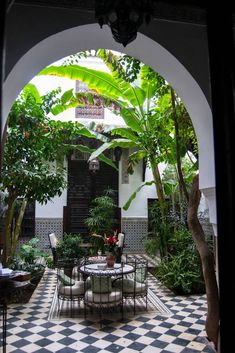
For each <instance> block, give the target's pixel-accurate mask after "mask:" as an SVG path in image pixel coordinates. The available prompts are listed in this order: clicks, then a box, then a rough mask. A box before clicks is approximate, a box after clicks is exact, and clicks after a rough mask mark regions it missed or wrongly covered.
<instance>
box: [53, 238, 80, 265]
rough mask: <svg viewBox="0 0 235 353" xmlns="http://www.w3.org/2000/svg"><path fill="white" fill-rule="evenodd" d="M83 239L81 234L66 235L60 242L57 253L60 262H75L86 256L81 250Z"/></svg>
mask: <svg viewBox="0 0 235 353" xmlns="http://www.w3.org/2000/svg"><path fill="white" fill-rule="evenodd" d="M81 243H82V238H81V236H80V235H79V234H66V233H65V234H64V236H63V239H62V240H59V241H58V245H57V247H56V252H57V256H58V259H59V260H66V261H67V260H68V261H69V260H71V261H72V260H74V259H80V258H81V257H82V256H84V249H83V248H81V246H80V245H81Z"/></svg>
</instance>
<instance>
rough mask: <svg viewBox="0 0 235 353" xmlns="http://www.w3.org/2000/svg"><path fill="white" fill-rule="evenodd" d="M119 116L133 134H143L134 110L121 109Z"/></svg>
mask: <svg viewBox="0 0 235 353" xmlns="http://www.w3.org/2000/svg"><path fill="white" fill-rule="evenodd" d="M120 114H121V116H122V118H123V120H124V121H125V123H126V125H127V126H128V127H129V128H131V129H132V130H134V131H135V132H143V126H142V124H141V122H140V121H139V119H138V117H137V116H136V109H133V108H129V109H128V108H124V107H123V108H122V109H121V111H120Z"/></svg>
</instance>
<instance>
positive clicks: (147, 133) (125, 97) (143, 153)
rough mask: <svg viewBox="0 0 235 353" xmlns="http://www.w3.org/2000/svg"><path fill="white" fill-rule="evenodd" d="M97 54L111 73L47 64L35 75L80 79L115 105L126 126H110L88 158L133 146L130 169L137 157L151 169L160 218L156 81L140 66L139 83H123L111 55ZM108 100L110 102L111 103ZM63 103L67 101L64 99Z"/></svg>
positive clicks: (162, 203) (159, 120) (159, 118)
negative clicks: (109, 150) (100, 143)
mask: <svg viewBox="0 0 235 353" xmlns="http://www.w3.org/2000/svg"><path fill="white" fill-rule="evenodd" d="M98 55H99V56H100V57H101V58H102V59H103V61H104V62H105V63H106V64H107V66H108V67H109V69H110V70H111V73H107V72H102V71H98V70H94V69H90V68H86V67H83V66H79V65H68V66H50V67H47V68H45V69H43V70H42V71H41V72H40V73H39V75H56V76H60V77H67V78H69V79H72V80H80V81H82V82H84V83H86V84H87V85H88V88H89V89H90V90H91V92H93V97H94V96H95V95H97V94H98V95H99V97H101V98H102V99H103V102H104V104H105V105H106V106H107V107H108V108H110V106H111V107H112V106H118V107H119V114H120V115H121V117H122V118H123V120H124V121H125V124H126V127H122V128H115V129H113V130H112V132H111V134H112V135H113V136H115V138H113V139H112V140H111V139H110V141H107V142H104V143H103V144H102V145H101V146H100V147H99V148H98V149H97V150H96V151H95V152H93V153H92V154H91V156H90V159H93V158H96V157H99V156H100V154H101V153H103V152H104V151H105V150H106V149H110V148H115V147H122V148H131V149H134V152H133V153H132V154H131V155H130V157H129V166H130V171H132V169H133V166H134V165H135V164H136V163H138V162H139V161H140V160H143V159H144V160H145V161H147V163H148V164H149V166H150V167H151V169H152V172H153V178H154V183H155V185H156V192H157V196H158V199H159V203H160V207H161V212H162V217H163V219H165V196H164V190H163V186H162V181H161V176H160V172H159V163H160V162H162V151H161V143H162V142H161V141H162V138H161V137H160V134H159V133H158V126H159V124H160V125H161V131H160V130H159V132H161V135H162V136H163V134H162V131H163V130H164V127H163V124H162V122H163V119H164V116H161V112H160V111H159V109H158V108H157V107H156V97H155V96H156V80H146V74H147V73H149V71H150V69H149V68H148V67H147V66H146V65H143V66H142V68H141V72H140V82H139V85H137V84H131V83H129V82H126V81H125V80H123V78H120V76H119V75H118V72H117V70H115V68H114V65H113V63H115V61H116V57H115V55H114V54H112V53H111V52H106V51H105V50H100V51H99V52H98ZM91 92H89V99H90V100H91V98H92V93H91ZM79 94H80V95H79V96H77V97H76V95H74V96H73V97H72V96H71V97H70V100H72V101H73V102H74V101H75V100H76V98H77V101H78V102H80V100H81V97H82V93H79ZM84 95H85V92H84ZM110 102H112V105H111V104H110ZM159 102H160V103H161V105H163V104H165V105H166V104H168V105H169V103H170V102H169V100H168V101H167V99H165V100H163V99H162V100H159ZM67 104H69V103H68V101H67ZM167 108H168V107H166V109H167ZM111 109H112V108H111ZM165 132H166V136H165V139H166V138H169V139H171V137H170V136H167V134H168V132H167V131H165ZM160 140H161V141H160Z"/></svg>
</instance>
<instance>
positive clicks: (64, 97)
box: [61, 88, 73, 104]
mask: <svg viewBox="0 0 235 353" xmlns="http://www.w3.org/2000/svg"><path fill="white" fill-rule="evenodd" d="M71 98H73V88H71V89H69V90H68V91H66V92H64V93H63V95H62V96H61V103H62V104H65V103H67V102H68V101H69V100H70V99H71Z"/></svg>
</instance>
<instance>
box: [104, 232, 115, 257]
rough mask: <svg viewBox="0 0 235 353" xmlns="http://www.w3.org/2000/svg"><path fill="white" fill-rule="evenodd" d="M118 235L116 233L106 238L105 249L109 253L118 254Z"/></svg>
mask: <svg viewBox="0 0 235 353" xmlns="http://www.w3.org/2000/svg"><path fill="white" fill-rule="evenodd" d="M117 243H118V237H117V236H116V235H110V236H108V237H105V238H104V247H105V250H106V251H107V252H109V253H112V254H114V255H115V254H116V250H117V245H118V244H117Z"/></svg>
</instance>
